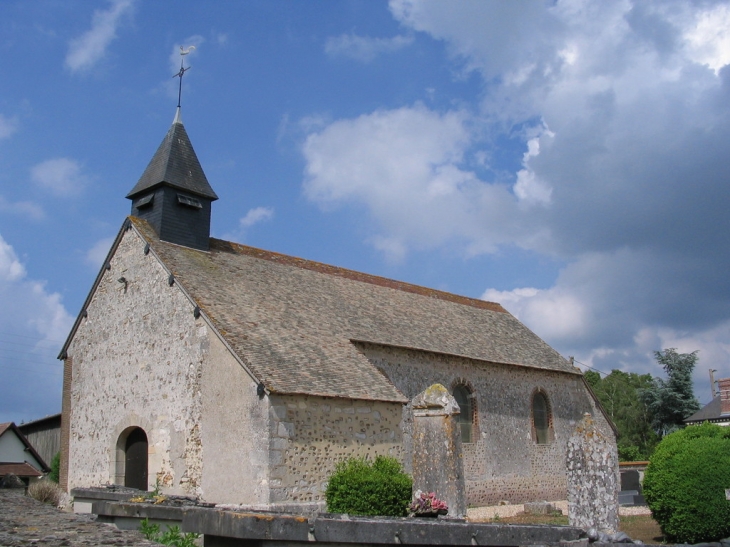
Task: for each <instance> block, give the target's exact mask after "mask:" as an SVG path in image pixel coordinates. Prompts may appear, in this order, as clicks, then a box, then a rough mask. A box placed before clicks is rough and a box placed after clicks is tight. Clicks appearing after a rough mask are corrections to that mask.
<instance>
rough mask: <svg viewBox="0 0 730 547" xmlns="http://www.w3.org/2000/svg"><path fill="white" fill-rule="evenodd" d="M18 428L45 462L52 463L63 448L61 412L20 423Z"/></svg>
mask: <svg viewBox="0 0 730 547" xmlns="http://www.w3.org/2000/svg"><path fill="white" fill-rule="evenodd" d="M18 429H19V430H20V431H21V432H22V433H23V435H25V438H26V439H28V442H29V443H30V444H31V445H33V448H35V449H36V452H38V454H40V456H41V458H43V461H45V462H48V463H50V462H51V461H52V460H53V457H54V456H55V455H56V454H58V453H59V451H60V450H61V414H52V415H50V416H46V417H45V418H40V419H38V420H33V421H32V422H26V423H23V424H20V425H19V426H18Z"/></svg>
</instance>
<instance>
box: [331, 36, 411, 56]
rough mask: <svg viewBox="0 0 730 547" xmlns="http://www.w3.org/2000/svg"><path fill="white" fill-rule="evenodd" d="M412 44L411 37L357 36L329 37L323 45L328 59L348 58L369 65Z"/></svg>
mask: <svg viewBox="0 0 730 547" xmlns="http://www.w3.org/2000/svg"><path fill="white" fill-rule="evenodd" d="M412 43H413V36H393V37H392V38H371V37H369V36H358V35H357V34H341V35H340V36H331V37H330V38H328V39H327V42H326V43H325V45H324V51H325V53H326V54H327V55H329V56H330V57H349V58H351V59H356V60H358V61H362V62H364V63H369V62H370V61H372V60H373V59H375V57H377V56H378V55H380V54H382V53H391V52H393V51H398V50H399V49H402V48H404V47H406V46H409V45H411V44H412Z"/></svg>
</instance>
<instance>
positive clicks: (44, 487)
mask: <svg viewBox="0 0 730 547" xmlns="http://www.w3.org/2000/svg"><path fill="white" fill-rule="evenodd" d="M28 495H29V496H30V497H31V498H33V499H35V500H38V501H40V502H43V503H49V504H51V505H53V506H54V507H57V506H58V504H59V502H60V501H61V489H60V488H59V486H58V485H57V484H56V483H55V482H52V481H49V480H48V479H41V480H39V481H35V482H33V483H31V485H30V486H29V487H28Z"/></svg>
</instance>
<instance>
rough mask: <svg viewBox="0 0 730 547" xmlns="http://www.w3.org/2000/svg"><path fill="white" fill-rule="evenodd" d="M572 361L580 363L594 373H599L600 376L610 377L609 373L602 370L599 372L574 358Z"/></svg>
mask: <svg viewBox="0 0 730 547" xmlns="http://www.w3.org/2000/svg"><path fill="white" fill-rule="evenodd" d="M572 361H573V362H574V363H578V364H579V365H583V366H584V367H586V368H589V369H591V370H592V371H594V372H597V373H598V374H603V375H604V376H608V372H603V371H602V370H598V369H597V368H593V367H592V366H590V365H586V364H585V363H581V362H580V361H578V359H576V358H575V357H573V358H572Z"/></svg>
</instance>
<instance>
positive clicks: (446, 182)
mask: <svg viewBox="0 0 730 547" xmlns="http://www.w3.org/2000/svg"><path fill="white" fill-rule="evenodd" d="M467 117H468V115H467V114H466V113H464V112H461V111H451V112H445V113H438V112H434V111H432V110H429V109H427V108H426V107H424V106H422V105H415V106H413V107H403V108H400V109H397V110H389V111H376V112H373V113H370V114H365V115H362V116H360V117H358V118H356V119H352V120H338V121H335V122H333V123H331V124H329V125H328V126H327V127H326V128H324V129H323V130H321V131H318V132H315V133H311V134H310V135H309V136H308V137H307V139H306V141H305V143H304V146H303V149H302V150H303V153H304V157H305V159H306V162H307V165H306V178H305V181H304V192H305V195H306V196H307V197H308V198H309V199H311V200H313V201H315V202H317V203H319V204H320V205H322V206H323V207H325V208H328V207H336V206H341V205H343V204H363V205H365V206H366V208H367V211H368V213H369V214H370V215H371V216H372V217H373V218H374V220H375V221H376V224H375V225H374V229H376V230H377V231H376V233H373V234H371V239H370V241H371V242H372V243H373V244H374V245H375V247H376V248H378V249H381V250H384V251H386V253H387V254H389V255H391V256H393V257H395V256H396V255H397V256H398V257H400V258H402V257H403V256H405V253H406V250H407V247H408V246H413V247H416V248H433V247H435V246H438V245H443V244H445V243H446V242H458V243H460V244H462V245H463V246H465V247H468V249H469V251H468V252H483V251H484V250H494V249H496V246H498V245H499V244H502V243H506V242H508V241H512V240H514V239H520V237H521V236H522V235H526V234H529V235H530V236H531V235H532V232H529V231H528V230H526V226H521V225H520V224H519V223H516V222H514V220H513V218H514V217H513V216H512V212H513V211H515V210H516V207H517V199H516V198H515V196H514V194H513V193H512V192H511V191H510V188H509V186H508V185H505V184H490V183H486V182H484V181H481V180H479V179H478V178H477V177H476V175H475V174H474V173H473V171H471V170H470V169H468V168H466V167H465V166H464V164H463V159H464V154H465V152H466V150H468V148H469V147H470V146H471V144H472V139H473V136H472V135H471V133H470V131H469V128H468V126H467V123H466V119H467Z"/></svg>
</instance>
